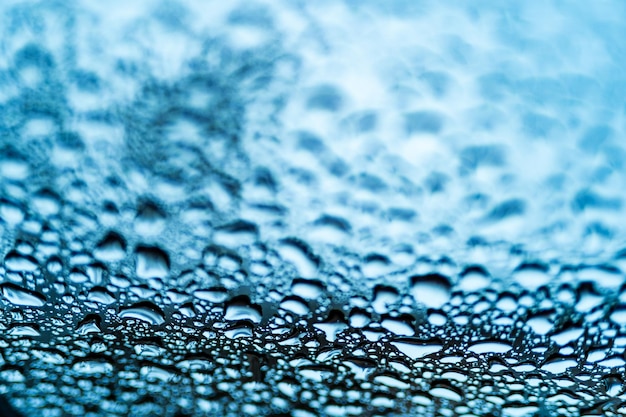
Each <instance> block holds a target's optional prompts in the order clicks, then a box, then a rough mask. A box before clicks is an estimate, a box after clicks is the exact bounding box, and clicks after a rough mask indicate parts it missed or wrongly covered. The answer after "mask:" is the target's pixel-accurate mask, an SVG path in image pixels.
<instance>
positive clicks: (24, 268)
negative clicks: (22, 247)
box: [4, 251, 39, 272]
mask: <svg viewBox="0 0 626 417" xmlns="http://www.w3.org/2000/svg"><path fill="white" fill-rule="evenodd" d="M4 264H5V265H6V267H7V269H9V270H11V271H19V272H34V271H36V270H37V268H38V267H39V266H38V265H37V260H36V259H35V258H33V257H32V256H28V255H22V254H20V253H18V252H15V251H12V252H9V253H8V254H7V256H6V257H5V258H4Z"/></svg>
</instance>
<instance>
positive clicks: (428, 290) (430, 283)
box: [410, 274, 452, 308]
mask: <svg viewBox="0 0 626 417" xmlns="http://www.w3.org/2000/svg"><path fill="white" fill-rule="evenodd" d="M451 288H452V285H451V284H450V281H449V280H448V278H446V277H445V276H443V275H440V274H428V275H416V276H413V277H411V290H410V292H411V295H412V296H413V298H414V299H415V301H417V302H418V303H420V304H423V305H425V306H426V307H430V308H441V307H443V305H444V304H445V303H447V302H448V300H449V299H450V295H451Z"/></svg>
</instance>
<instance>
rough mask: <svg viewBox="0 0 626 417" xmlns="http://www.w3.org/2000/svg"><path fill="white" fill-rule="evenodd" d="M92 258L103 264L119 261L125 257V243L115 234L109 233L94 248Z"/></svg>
mask: <svg viewBox="0 0 626 417" xmlns="http://www.w3.org/2000/svg"><path fill="white" fill-rule="evenodd" d="M94 256H95V258H96V259H99V260H101V261H104V262H117V261H120V260H122V259H124V257H125V256H126V242H125V241H124V239H123V238H122V237H121V236H120V235H118V234H117V233H109V234H107V235H106V236H105V237H104V238H103V239H102V240H101V241H100V243H98V245H97V246H96V249H95V250H94Z"/></svg>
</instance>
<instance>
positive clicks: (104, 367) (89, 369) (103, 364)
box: [72, 359, 113, 375]
mask: <svg viewBox="0 0 626 417" xmlns="http://www.w3.org/2000/svg"><path fill="white" fill-rule="evenodd" d="M72 369H73V370H74V371H75V372H78V373H79V374H85V375H98V374H108V373H110V372H112V371H113V365H111V364H110V363H109V362H108V361H107V360H104V359H99V360H96V359H85V360H80V361H78V362H76V363H75V364H74V366H72Z"/></svg>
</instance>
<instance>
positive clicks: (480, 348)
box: [468, 341, 513, 355]
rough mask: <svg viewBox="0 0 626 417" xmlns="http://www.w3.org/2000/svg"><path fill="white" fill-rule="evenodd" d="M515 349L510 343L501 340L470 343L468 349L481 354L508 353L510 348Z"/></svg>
mask: <svg viewBox="0 0 626 417" xmlns="http://www.w3.org/2000/svg"><path fill="white" fill-rule="evenodd" d="M511 349H513V346H511V345H510V344H508V343H505V342H501V341H497V342H496V341H480V342H475V343H472V344H471V345H470V347H469V348H468V350H469V351H470V352H474V353H478V354H479V355H483V354H488V353H506V352H508V351H509V350H511Z"/></svg>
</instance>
